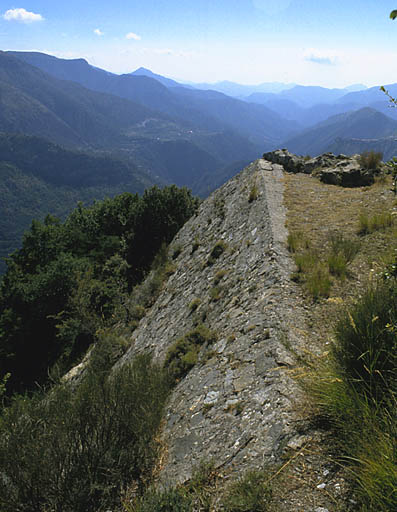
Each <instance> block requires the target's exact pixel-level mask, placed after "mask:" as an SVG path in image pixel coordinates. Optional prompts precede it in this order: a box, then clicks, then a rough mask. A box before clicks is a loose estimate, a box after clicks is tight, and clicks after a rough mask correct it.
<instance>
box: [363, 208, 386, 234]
mask: <svg viewBox="0 0 397 512" xmlns="http://www.w3.org/2000/svg"><path fill="white" fill-rule="evenodd" d="M358 222H359V226H358V229H357V233H358V234H359V235H368V234H370V233H373V232H374V231H380V230H384V229H387V228H389V227H391V226H393V223H394V219H393V216H392V215H391V213H390V212H382V213H376V214H373V215H369V214H368V213H367V212H361V213H360V216H359V219H358Z"/></svg>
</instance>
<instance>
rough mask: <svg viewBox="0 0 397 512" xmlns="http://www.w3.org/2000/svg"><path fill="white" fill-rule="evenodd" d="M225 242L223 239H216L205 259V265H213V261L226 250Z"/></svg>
mask: <svg viewBox="0 0 397 512" xmlns="http://www.w3.org/2000/svg"><path fill="white" fill-rule="evenodd" d="M226 249H227V243H226V242H225V241H224V240H218V241H217V242H216V244H215V245H214V247H213V248H212V251H211V252H210V255H209V257H208V260H207V266H210V265H213V264H214V263H215V261H216V260H217V259H218V258H219V257H220V256H221V255H222V254H223V253H224V252H225V251H226Z"/></svg>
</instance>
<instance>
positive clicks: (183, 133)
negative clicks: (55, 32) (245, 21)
mask: <svg viewBox="0 0 397 512" xmlns="http://www.w3.org/2000/svg"><path fill="white" fill-rule="evenodd" d="M386 88H387V89H388V90H389V91H390V93H391V94H392V95H394V96H397V84H391V85H388V86H386ZM0 132H2V134H0V169H1V173H0V174H1V176H2V180H3V181H2V189H1V192H2V199H3V202H2V203H1V208H3V211H2V212H0V213H1V214H2V215H3V221H2V223H0V255H1V254H5V253H6V252H7V251H8V249H9V248H13V247H15V246H16V244H17V240H18V237H20V236H21V233H22V231H23V226H25V227H27V226H28V224H27V222H28V219H29V218H31V216H33V215H34V216H39V217H40V216H41V217H42V216H43V215H44V214H45V212H51V213H57V214H60V215H64V214H66V213H67V211H68V209H71V208H73V206H74V205H75V202H76V201H78V200H79V199H82V200H84V201H87V202H89V201H92V200H93V199H94V198H101V197H104V196H105V195H107V194H109V195H112V194H115V193H118V192H120V191H122V190H129V191H132V192H141V191H142V190H143V189H144V188H145V187H147V186H150V185H152V184H158V185H160V186H161V185H164V184H170V183H175V184H177V185H179V186H187V187H189V188H191V189H192V190H193V192H194V193H195V194H199V195H201V196H206V195H208V194H209V193H210V192H211V191H213V190H214V189H215V188H217V187H219V186H220V185H222V183H223V182H224V181H226V180H227V179H229V178H230V177H231V176H233V174H235V173H236V172H238V171H239V170H240V169H241V168H242V167H244V165H245V164H247V163H248V162H250V161H252V160H254V159H255V158H257V157H258V156H260V155H261V154H262V153H263V152H264V151H270V150H273V149H277V148H279V147H287V148H288V149H289V150H290V151H292V152H295V153H299V154H310V155H312V156H314V155H316V154H319V153H321V152H325V151H336V152H339V151H341V152H345V153H348V154H349V153H352V152H353V153H354V152H356V151H357V150H358V149H359V150H360V151H363V150H365V149H367V148H370V149H375V150H380V151H384V153H385V156H386V155H387V157H390V156H393V155H394V154H395V152H394V148H396V149H397V146H396V139H395V137H396V138H397V109H391V108H390V107H389V104H388V101H387V98H386V96H385V95H384V94H383V93H382V92H380V90H379V88H378V87H372V88H369V89H367V88H366V87H365V86H363V85H360V84H355V85H352V86H349V87H346V88H344V89H327V88H325V87H316V86H301V85H296V84H283V83H280V82H269V83H263V84H259V85H255V86H248V85H241V84H236V83H233V82H227V81H224V82H217V83H215V84H207V83H201V84H195V83H189V84H184V83H180V82H178V81H176V80H172V79H170V78H167V77H164V76H161V75H158V74H155V73H153V72H152V71H150V70H148V69H145V68H139V69H137V70H136V71H133V72H132V73H128V74H123V75H117V74H114V73H110V72H108V71H105V70H102V69H99V68H97V67H95V66H91V65H90V64H89V63H88V62H87V61H86V60H84V59H71V60H67V59H59V58H56V57H53V56H51V55H46V54H44V53H38V52H14V51H8V52H0ZM13 134H14V135H13ZM15 134H18V135H15ZM27 184H30V185H29V186H30V187H31V190H32V201H33V203H34V202H35V201H36V199H34V198H35V197H37V198H38V197H41V198H42V202H41V203H40V206H38V203H37V201H36V203H35V204H36V206H35V207H33V206H32V208H30V207H29V206H28V203H29V197H28V195H29V192H28V190H29V186H27ZM18 197H20V201H18ZM56 197H58V198H59V200H58V202H57V200H56V199H55V198H56ZM33 203H32V204H33ZM13 204H14V205H20V206H18V208H20V209H19V210H16V212H20V213H16V214H15V219H17V220H16V224H15V223H14V224H13V222H14V221H13V219H12V211H13ZM21 205H22V206H21ZM21 212H24V213H21ZM4 219H5V220H4ZM11 233H14V234H11Z"/></svg>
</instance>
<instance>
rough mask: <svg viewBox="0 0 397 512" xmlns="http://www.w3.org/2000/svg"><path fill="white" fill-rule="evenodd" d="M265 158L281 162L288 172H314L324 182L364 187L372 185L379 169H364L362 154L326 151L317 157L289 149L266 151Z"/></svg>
mask: <svg viewBox="0 0 397 512" xmlns="http://www.w3.org/2000/svg"><path fill="white" fill-rule="evenodd" d="M263 158H264V159H266V160H267V161H269V162H272V163H276V164H280V165H282V166H283V168H284V170H285V171H287V172H293V173H297V172H303V173H305V174H313V175H314V176H316V177H317V178H319V179H320V181H322V182H323V183H328V184H331V185H340V186H342V187H363V186H368V185H372V183H373V182H374V178H375V175H376V174H377V171H375V170H371V169H364V168H363V167H362V166H361V164H360V155H353V156H346V155H333V154H332V153H324V154H323V155H320V156H316V157H315V158H306V157H302V156H297V155H294V154H293V153H290V152H289V151H288V150H287V149H277V150H276V151H271V152H269V153H265V154H264V155H263Z"/></svg>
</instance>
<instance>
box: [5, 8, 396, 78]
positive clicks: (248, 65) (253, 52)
mask: <svg viewBox="0 0 397 512" xmlns="http://www.w3.org/2000/svg"><path fill="white" fill-rule="evenodd" d="M394 8H397V0H392V1H388V0H332V1H329V0H196V1H193V0H142V1H137V0H124V1H121V0H113V1H109V0H106V1H105V0H83V2H81V0H79V1H77V0H68V1H64V0H56V1H54V0H41V1H40V0H39V1H24V0H20V1H19V0H17V3H15V0H12V1H8V0H2V1H1V2H0V48H1V49H3V50H25V51H28V50H35V51H42V52H45V53H50V54H52V55H56V56H58V57H64V58H77V57H84V58H86V59H87V60H88V61H89V62H90V63H91V64H93V65H95V66H98V67H101V68H103V69H107V70H109V71H112V72H115V73H127V72H130V71H133V70H134V69H136V68H138V67H140V66H144V67H147V68H150V69H152V70H153V71H154V72H156V73H160V74H163V75H166V76H170V77H174V78H177V79H185V80H191V81H196V82H203V81H207V82H215V81H218V80H231V81H235V82H240V83H247V84H254V83H260V82H273V81H281V82H295V83H300V84H304V85H322V86H327V87H344V86H346V85H349V84H352V83H364V84H366V85H368V86H372V85H378V84H388V83H393V82H397V20H396V21H394V22H393V21H391V20H390V19H389V13H390V11H391V10H393V9H394Z"/></svg>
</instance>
